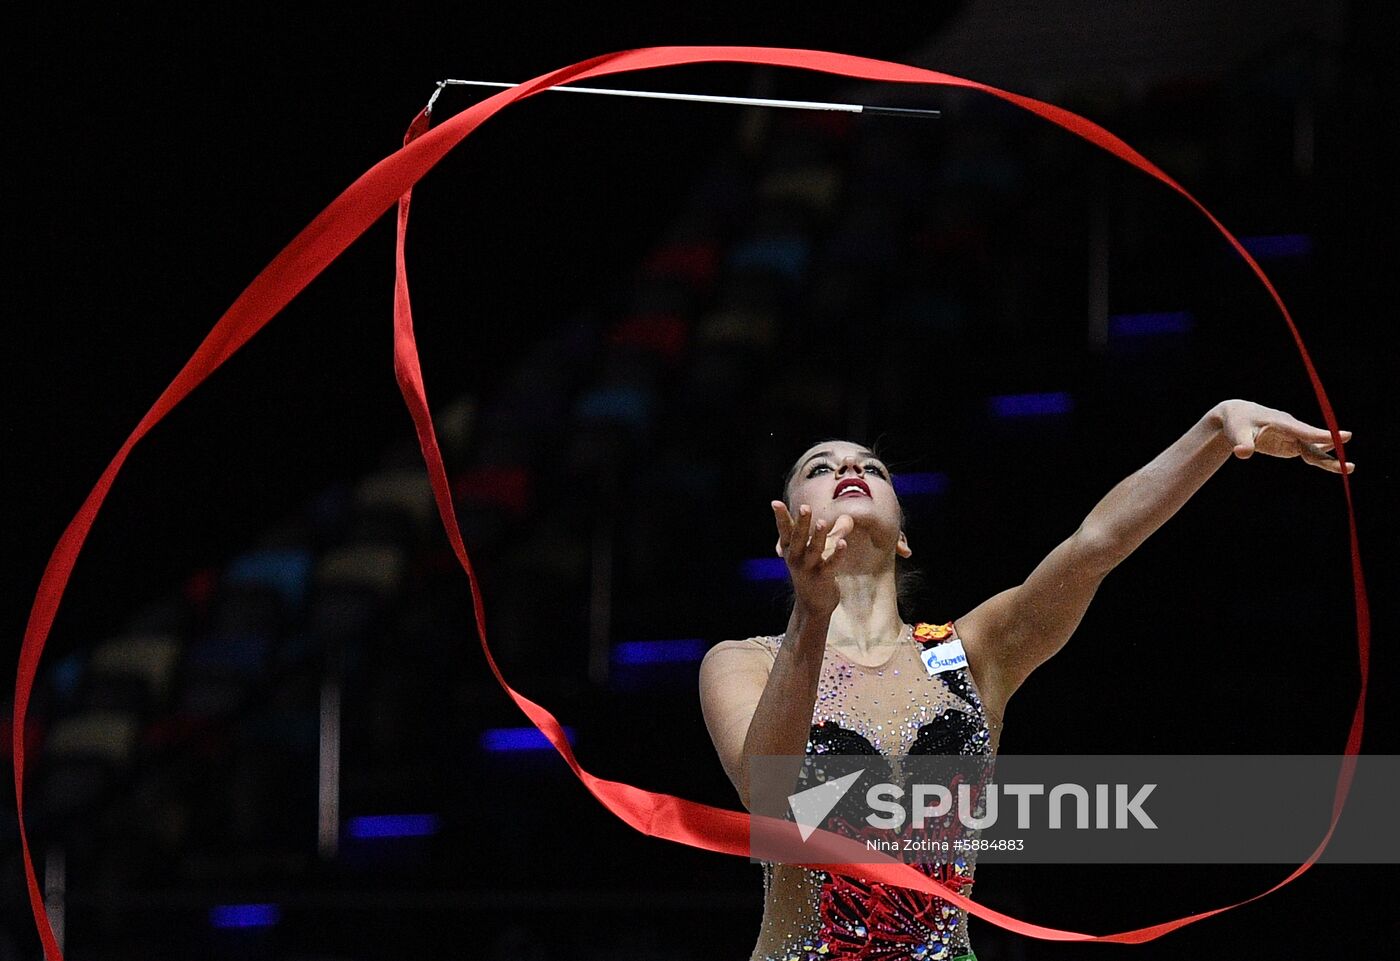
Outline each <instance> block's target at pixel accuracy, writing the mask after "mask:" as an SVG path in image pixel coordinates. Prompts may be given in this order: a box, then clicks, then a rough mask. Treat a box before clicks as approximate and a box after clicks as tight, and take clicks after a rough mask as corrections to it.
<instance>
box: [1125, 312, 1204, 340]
mask: <svg viewBox="0 0 1400 961" xmlns="http://www.w3.org/2000/svg"><path fill="white" fill-rule="evenodd" d="M1195 326H1196V318H1195V317H1193V316H1192V314H1191V311H1189V310H1177V311H1169V312H1167V313H1160V314H1114V315H1113V316H1111V317H1109V318H1108V336H1109V337H1150V336H1153V335H1155V334H1185V333H1187V332H1189V331H1190V330H1191V329H1192V328H1193V327H1195Z"/></svg>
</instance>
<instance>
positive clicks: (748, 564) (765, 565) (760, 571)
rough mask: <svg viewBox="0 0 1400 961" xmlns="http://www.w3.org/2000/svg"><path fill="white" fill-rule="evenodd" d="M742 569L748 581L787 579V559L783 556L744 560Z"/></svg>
mask: <svg viewBox="0 0 1400 961" xmlns="http://www.w3.org/2000/svg"><path fill="white" fill-rule="evenodd" d="M741 571H742V572H743V577H744V580H746V581H785V580H787V576H788V569H787V561H785V560H783V559H782V558H781V557H755V558H753V559H752V560H747V561H744V563H743V565H742V567H741Z"/></svg>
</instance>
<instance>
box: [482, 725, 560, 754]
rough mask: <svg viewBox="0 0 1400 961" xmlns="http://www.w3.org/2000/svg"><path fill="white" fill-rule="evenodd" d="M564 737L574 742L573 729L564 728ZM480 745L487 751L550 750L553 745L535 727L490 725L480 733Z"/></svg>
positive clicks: (552, 748)
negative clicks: (490, 726)
mask: <svg viewBox="0 0 1400 961" xmlns="http://www.w3.org/2000/svg"><path fill="white" fill-rule="evenodd" d="M564 737H565V738H566V739H567V740H568V742H569V743H570V744H572V743H574V730H573V728H571V727H566V728H564ZM481 746H482V747H483V748H485V749H486V750H488V751H492V752H495V753H500V752H503V751H541V750H544V751H552V750H554V745H553V744H551V743H549V738H547V737H545V736H544V732H543V731H541V730H540V729H539V728H535V727H492V728H487V729H486V730H485V731H483V732H482V733H481Z"/></svg>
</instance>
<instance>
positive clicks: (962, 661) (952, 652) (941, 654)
mask: <svg viewBox="0 0 1400 961" xmlns="http://www.w3.org/2000/svg"><path fill="white" fill-rule="evenodd" d="M919 660H921V661H923V662H924V667H925V668H927V669H928V672H929V673H930V674H942V673H943V672H944V671H956V670H957V669H958V668H960V667H967V652H965V651H964V650H963V646H962V640H961V639H959V638H954V639H953V640H951V641H949V642H948V643H947V644H936V645H934V646H933V647H930V648H927V649H925V650H924V651H922V652H921V653H920V654H919Z"/></svg>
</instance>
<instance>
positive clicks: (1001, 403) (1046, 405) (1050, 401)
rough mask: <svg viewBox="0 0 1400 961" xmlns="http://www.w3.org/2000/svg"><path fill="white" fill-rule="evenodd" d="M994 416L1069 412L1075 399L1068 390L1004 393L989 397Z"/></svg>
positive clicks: (1040, 415) (1036, 415) (1049, 414)
mask: <svg viewBox="0 0 1400 961" xmlns="http://www.w3.org/2000/svg"><path fill="white" fill-rule="evenodd" d="M987 407H988V409H989V410H990V411H991V412H992V415H993V416H994V417H1048V416H1053V415H1056V414H1068V413H1069V412H1070V410H1071V409H1072V408H1073V407H1074V399H1073V398H1072V397H1070V395H1069V394H1068V392H1066V391H1055V392H1053V393H1048V394H1002V395H1001V396H999V397H990V398H988V399H987Z"/></svg>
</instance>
